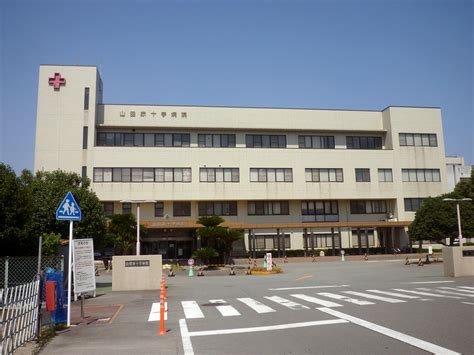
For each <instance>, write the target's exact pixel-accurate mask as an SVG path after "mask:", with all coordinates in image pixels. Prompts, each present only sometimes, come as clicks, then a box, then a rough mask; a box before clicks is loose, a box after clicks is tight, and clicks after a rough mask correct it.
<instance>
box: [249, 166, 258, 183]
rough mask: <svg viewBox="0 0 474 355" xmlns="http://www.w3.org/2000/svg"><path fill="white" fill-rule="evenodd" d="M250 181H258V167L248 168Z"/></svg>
mask: <svg viewBox="0 0 474 355" xmlns="http://www.w3.org/2000/svg"><path fill="white" fill-rule="evenodd" d="M250 181H251V182H256V181H258V169H250Z"/></svg>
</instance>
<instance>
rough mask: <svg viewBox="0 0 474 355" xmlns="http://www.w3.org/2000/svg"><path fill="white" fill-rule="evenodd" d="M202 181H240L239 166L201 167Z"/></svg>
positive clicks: (200, 178)
mask: <svg viewBox="0 0 474 355" xmlns="http://www.w3.org/2000/svg"><path fill="white" fill-rule="evenodd" d="M199 180H200V181H201V182H239V168H200V169H199Z"/></svg>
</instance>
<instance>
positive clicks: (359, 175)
mask: <svg viewBox="0 0 474 355" xmlns="http://www.w3.org/2000/svg"><path fill="white" fill-rule="evenodd" d="M355 175H356V182H370V169H366V168H356V169H355Z"/></svg>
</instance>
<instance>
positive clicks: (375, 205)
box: [350, 200, 387, 214]
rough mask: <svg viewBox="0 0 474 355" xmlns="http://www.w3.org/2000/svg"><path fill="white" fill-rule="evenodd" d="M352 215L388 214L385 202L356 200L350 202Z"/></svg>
mask: <svg viewBox="0 0 474 355" xmlns="http://www.w3.org/2000/svg"><path fill="white" fill-rule="evenodd" d="M350 206H351V214H375V213H387V201H385V200H355V201H351V202H350Z"/></svg>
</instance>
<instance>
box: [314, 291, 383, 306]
mask: <svg viewBox="0 0 474 355" xmlns="http://www.w3.org/2000/svg"><path fill="white" fill-rule="evenodd" d="M318 295H321V296H326V297H329V298H334V299H335V300H341V301H344V302H349V303H354V304H358V305H359V306H365V305H368V304H375V303H373V302H369V301H363V300H358V299H357V298H350V297H347V296H344V295H338V294H336V293H330V292H319V293H318Z"/></svg>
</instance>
